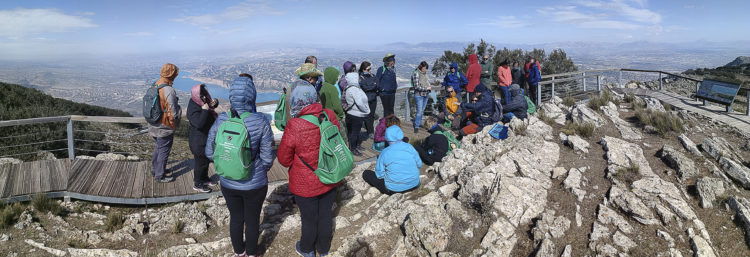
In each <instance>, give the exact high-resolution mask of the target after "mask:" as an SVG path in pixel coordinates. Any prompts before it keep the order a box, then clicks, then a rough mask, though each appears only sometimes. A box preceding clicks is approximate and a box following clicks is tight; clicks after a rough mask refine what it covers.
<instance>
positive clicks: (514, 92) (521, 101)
mask: <svg viewBox="0 0 750 257" xmlns="http://www.w3.org/2000/svg"><path fill="white" fill-rule="evenodd" d="M503 112H504V114H503V121H504V122H508V121H510V120H511V119H512V118H513V117H512V116H515V117H516V118H519V119H522V120H523V119H526V117H527V114H528V105H527V102H526V98H525V97H524V96H523V93H522V91H521V87H520V86H519V85H516V84H513V85H511V86H510V102H508V103H506V104H504V105H503ZM511 115H512V116H511Z"/></svg>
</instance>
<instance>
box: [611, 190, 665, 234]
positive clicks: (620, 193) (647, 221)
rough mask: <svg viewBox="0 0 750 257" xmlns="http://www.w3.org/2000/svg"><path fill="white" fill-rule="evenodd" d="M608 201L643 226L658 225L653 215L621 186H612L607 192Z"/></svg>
mask: <svg viewBox="0 0 750 257" xmlns="http://www.w3.org/2000/svg"><path fill="white" fill-rule="evenodd" d="M609 201H610V202H612V203H614V204H615V205H616V206H618V207H619V208H620V209H621V210H622V211H624V212H625V213H629V214H630V216H631V217H632V218H633V219H635V220H636V221H638V222H640V223H642V224H644V225H652V224H659V221H658V220H656V217H655V216H654V213H653V212H652V211H651V209H650V208H648V206H646V205H645V204H644V203H643V201H642V200H641V199H640V198H638V196H636V195H635V194H634V193H633V192H631V191H629V190H627V189H625V188H623V186H622V185H613V186H612V188H611V189H610V190H609Z"/></svg>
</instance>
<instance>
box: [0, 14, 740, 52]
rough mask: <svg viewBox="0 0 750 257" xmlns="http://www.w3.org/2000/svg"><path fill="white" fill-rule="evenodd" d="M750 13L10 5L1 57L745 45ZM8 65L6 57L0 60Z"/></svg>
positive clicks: (0, 38) (2, 27)
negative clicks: (472, 44)
mask: <svg viewBox="0 0 750 257" xmlns="http://www.w3.org/2000/svg"><path fill="white" fill-rule="evenodd" d="M747 10H750V1H741V0H735V1H732V0H729V1H694V0H684V1H647V0H570V1H544V0H538V1H471V0H468V1H409V0H399V1H390V0H376V1H367V2H362V1H307V0H278V1H264V0H253V1H246V0H234V1H140V0H135V1H35V0H30V1H2V2H0V56H5V58H13V59H34V58H39V57H40V56H67V55H80V54H92V55H125V54H137V53H158V52H163V51H208V50H221V49H232V48H240V47H276V46H302V47H304V46H330V47H346V48H367V47H372V46H378V45H383V44H387V43H393V42H407V43H420V42H443V41H467V42H468V41H477V40H478V39H479V38H484V39H485V40H488V41H490V42H493V43H496V44H502V43H511V44H532V43H552V42H566V41H585V42H629V41H653V42H693V41H713V42H731V41H748V40H750V33H747V31H748V27H750V18H748V17H747ZM0 58H3V57H0Z"/></svg>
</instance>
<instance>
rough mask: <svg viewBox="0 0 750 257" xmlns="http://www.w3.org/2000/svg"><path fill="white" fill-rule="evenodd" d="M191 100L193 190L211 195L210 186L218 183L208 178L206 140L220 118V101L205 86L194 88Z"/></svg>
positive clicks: (189, 113)
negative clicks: (193, 163)
mask: <svg viewBox="0 0 750 257" xmlns="http://www.w3.org/2000/svg"><path fill="white" fill-rule="evenodd" d="M240 76H241V75H240ZM190 100H191V101H190V102H189V103H188V107H187V118H188V121H190V130H189V132H188V142H189V143H190V152H192V153H193V159H194V162H195V166H194V168H193V190H195V191H198V192H203V193H209V192H211V189H210V188H209V186H215V185H216V183H214V182H213V181H211V179H209V178H208V164H209V162H210V161H211V160H209V159H208V157H206V140H207V139H208V131H209V130H210V129H211V125H213V124H214V121H215V120H216V117H217V116H218V114H216V111H215V110H214V109H215V108H216V107H217V106H218V105H219V101H218V99H212V98H211V94H210V93H208V90H206V85H205V84H200V85H195V86H193V88H192V89H191V90H190Z"/></svg>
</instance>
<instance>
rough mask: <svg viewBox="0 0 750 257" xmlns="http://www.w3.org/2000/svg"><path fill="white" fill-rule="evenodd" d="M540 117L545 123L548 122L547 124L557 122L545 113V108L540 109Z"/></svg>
mask: <svg viewBox="0 0 750 257" xmlns="http://www.w3.org/2000/svg"><path fill="white" fill-rule="evenodd" d="M539 119H540V120H542V121H543V122H544V123H547V125H552V124H553V123H555V119H554V118H552V117H549V116H547V114H546V113H544V109H539Z"/></svg>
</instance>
